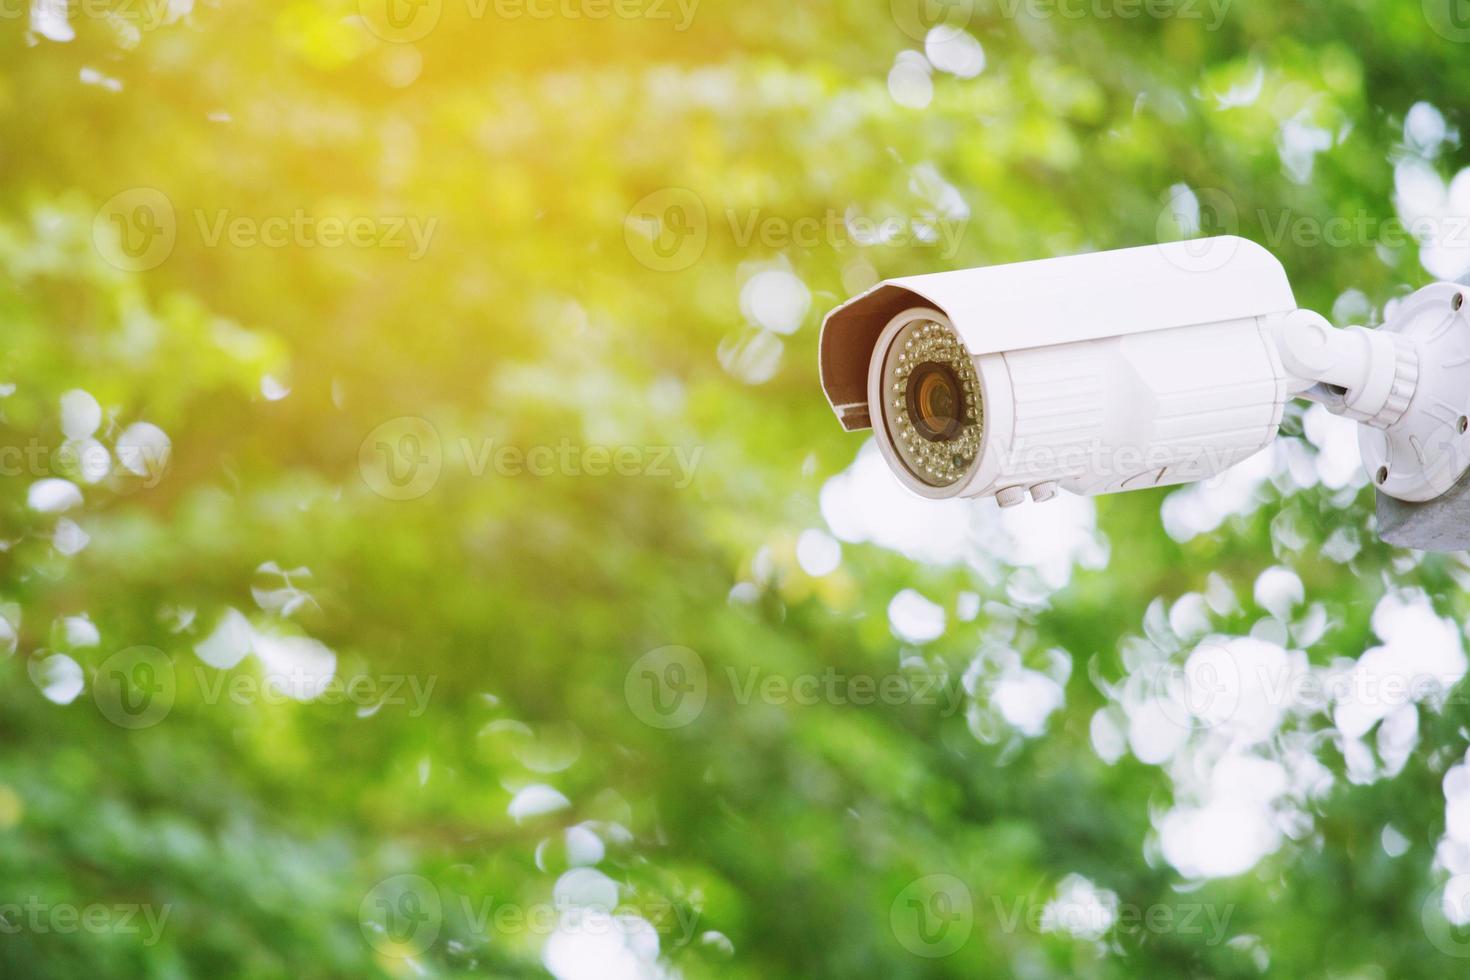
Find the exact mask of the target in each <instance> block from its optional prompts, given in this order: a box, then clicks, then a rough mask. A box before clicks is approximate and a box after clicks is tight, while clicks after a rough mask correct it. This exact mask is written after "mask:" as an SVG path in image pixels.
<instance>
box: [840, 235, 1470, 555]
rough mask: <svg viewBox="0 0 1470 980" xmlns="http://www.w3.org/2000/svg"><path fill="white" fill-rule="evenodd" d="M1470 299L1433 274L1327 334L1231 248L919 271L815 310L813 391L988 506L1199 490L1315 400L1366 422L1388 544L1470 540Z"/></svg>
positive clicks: (940, 493)
mask: <svg viewBox="0 0 1470 980" xmlns="http://www.w3.org/2000/svg"><path fill="white" fill-rule="evenodd" d="M1466 292H1470V288H1464V287H1461V286H1458V285H1455V284H1453V283H1436V284H1434V285H1431V286H1426V287H1425V288H1423V289H1421V290H1419V291H1418V292H1416V293H1414V294H1413V295H1412V296H1410V297H1408V298H1407V299H1405V300H1404V301H1403V302H1402V303H1401V304H1400V305H1399V307H1398V309H1397V310H1396V311H1395V313H1394V315H1393V316H1392V317H1391V318H1390V320H1389V322H1388V323H1387V324H1385V325H1384V326H1383V327H1382V328H1380V329H1377V330H1369V329H1365V328H1363V327H1349V328H1347V329H1342V330H1339V329H1336V328H1334V327H1332V326H1331V325H1330V324H1328V323H1327V321H1326V320H1325V319H1323V318H1322V317H1321V316H1319V315H1318V314H1316V313H1312V312H1310V311H1307V310H1299V309H1297V305H1296V301H1295V300H1294V299H1293V297H1292V292H1291V285H1290V283H1289V282H1288V281H1287V278H1286V273H1285V270H1284V269H1283V268H1282V266H1281V263H1280V262H1278V261H1277V260H1276V259H1275V258H1274V257H1273V256H1272V255H1271V254H1270V253H1269V252H1267V251H1266V250H1265V249H1263V248H1261V247H1260V246H1259V245H1256V244H1255V243H1253V242H1250V241H1246V240H1245V239H1241V238H1235V237H1221V238H1209V239H1198V240H1194V241H1186V242H1174V243H1170V244H1165V245H1157V246H1146V247H1142V248H1130V249H1122V250H1119V251H1113V252H1097V253H1094V254H1091V255H1078V256H1071V257H1067V258H1056V259H1043V260H1040V261H1035V262H1021V263H1017V264H1014V265H1001V266H992V267H989V268H982V269H965V270H960V271H955V272H940V273H935V274H931V275H922V276H910V277H907V278H903V279H891V280H888V281H886V282H883V283H880V284H879V285H877V286H875V287H874V288H872V289H870V290H869V291H868V292H866V293H864V294H862V295H861V296H858V297H856V298H854V299H852V300H850V301H848V302H847V303H844V304H843V305H841V306H839V307H837V308H836V309H834V310H833V311H832V312H831V313H830V314H828V316H827V319H826V321H825V322H824V324H823V326H822V338H821V374H822V387H823V389H824V390H825V392H826V394H827V398H828V401H830V402H831V404H832V408H833V410H834V411H835V412H836V413H837V417H838V419H839V420H840V421H841V422H842V425H843V427H844V428H846V429H849V430H853V429H862V428H867V427H869V426H871V427H872V428H873V430H874V432H875V434H876V436H877V441H878V446H879V448H880V449H881V451H882V453H883V457H884V459H886V460H887V461H888V465H889V467H890V468H891V469H892V470H893V471H894V473H895V474H896V475H897V476H898V478H899V479H900V480H901V481H902V482H903V483H904V485H905V486H907V487H908V488H909V489H911V490H912V491H914V492H915V493H918V494H920V495H922V496H925V497H931V498H943V497H956V496H965V497H984V496H994V497H995V498H996V500H997V501H998V502H999V503H1000V505H1001V506H1013V505H1015V504H1018V503H1020V502H1022V501H1023V500H1024V499H1025V498H1026V496H1027V495H1029V496H1030V497H1031V498H1032V499H1033V500H1037V501H1043V500H1047V499H1049V498H1050V497H1052V496H1054V495H1055V494H1056V493H1057V491H1058V490H1068V491H1070V492H1072V493H1079V494H1101V493H1113V492H1116V491H1120V490H1137V489H1143V488H1147V487H1155V486H1165V485H1169V484H1176V483H1184V482H1189V481H1194V480H1202V479H1206V478H1208V477H1211V476H1213V475H1215V474H1217V473H1219V472H1221V471H1222V470H1224V469H1226V468H1227V467H1230V466H1232V465H1234V464H1235V463H1238V462H1240V461H1241V460H1243V459H1245V458H1246V457H1248V456H1251V455H1252V454H1254V453H1256V452H1258V451H1259V450H1261V449H1262V448H1264V447H1265V446H1266V445H1267V444H1269V443H1270V442H1271V440H1273V439H1274V438H1275V437H1276V434H1277V430H1278V428H1279V426H1280V423H1281V416H1282V411H1283V409H1284V407H1285V405H1286V402H1287V400H1288V399H1290V398H1292V397H1302V398H1306V399H1309V400H1312V401H1317V402H1320V403H1322V404H1323V405H1325V406H1326V407H1327V408H1328V409H1329V410H1330V411H1332V412H1335V413H1337V414H1339V415H1343V416H1346V417H1348V418H1352V419H1354V420H1356V421H1357V422H1359V423H1360V439H1359V441H1360V446H1361V449H1362V453H1363V458H1364V463H1365V465H1366V466H1367V469H1368V472H1369V474H1370V478H1371V479H1372V482H1373V484H1374V486H1375V487H1376V488H1377V489H1378V490H1379V491H1380V498H1379V499H1380V505H1379V517H1380V531H1381V532H1382V533H1384V536H1385V538H1387V539H1388V540H1390V541H1393V542H1394V543H1405V544H1409V545H1411V546H1414V547H1421V548H1434V549H1439V550H1446V549H1448V548H1451V547H1452V548H1463V547H1467V546H1470V489H1467V488H1470V478H1466V472H1467V469H1470V435H1467V431H1466V430H1467V427H1470V422H1467V413H1470V310H1467V309H1464V308H1463V306H1464V295H1465V293H1466ZM1462 491H1463V492H1462ZM1394 535H1397V536H1398V538H1399V539H1401V540H1395V537H1394Z"/></svg>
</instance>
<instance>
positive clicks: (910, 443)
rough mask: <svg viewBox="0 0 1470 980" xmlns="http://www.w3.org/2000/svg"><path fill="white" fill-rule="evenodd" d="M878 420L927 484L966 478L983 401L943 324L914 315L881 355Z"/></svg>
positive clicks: (971, 368)
mask: <svg viewBox="0 0 1470 980" xmlns="http://www.w3.org/2000/svg"><path fill="white" fill-rule="evenodd" d="M882 390H883V392H884V397H883V399H882V409H881V411H882V419H883V425H884V428H885V429H886V430H887V432H888V434H889V436H890V438H891V439H892V442H891V443H890V445H891V446H892V447H893V450H894V452H896V453H897V454H898V457H899V459H901V460H902V461H903V464H904V466H906V467H907V468H908V470H909V472H910V473H912V474H913V475H914V476H916V477H918V478H919V479H920V480H922V481H923V482H924V483H927V484H929V485H930V486H931V487H948V486H952V485H954V484H956V483H958V482H959V481H960V480H961V479H963V478H964V476H965V474H966V473H967V472H969V470H970V469H971V467H972V466H973V465H974V462H975V457H976V456H977V455H978V453H979V452H980V440H981V434H982V431H983V421H982V416H983V414H984V413H983V405H982V400H981V394H980V381H979V378H978V377H977V376H976V373H975V364H974V362H973V361H972V360H971V358H970V355H969V354H968V353H967V352H966V351H965V348H964V345H963V344H962V343H960V338H959V336H958V335H957V334H956V333H955V332H954V331H953V329H951V328H950V327H949V326H948V325H946V324H940V323H937V322H935V321H933V320H929V319H915V320H913V321H911V322H909V323H908V324H906V325H905V326H904V327H903V329H902V330H900V331H899V332H898V333H897V334H896V335H895V336H894V338H893V340H892V342H891V343H890V345H889V348H888V350H887V352H886V353H885V355H884V360H883V374H882Z"/></svg>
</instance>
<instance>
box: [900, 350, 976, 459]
mask: <svg viewBox="0 0 1470 980" xmlns="http://www.w3.org/2000/svg"><path fill="white" fill-rule="evenodd" d="M907 403H908V412H909V421H910V422H911V423H912V424H913V426H914V429H915V431H917V432H918V433H919V435H921V436H923V437H924V438H925V439H928V440H929V441H930V442H949V441H950V440H951V439H954V438H955V437H957V436H958V435H959V434H960V428H961V427H962V426H963V425H964V422H965V393H964V391H963V390H961V388H960V379H959V377H958V376H957V375H956V374H955V372H954V369H953V368H951V367H950V366H949V365H947V364H939V363H937V362H935V361H925V362H924V363H923V364H920V365H919V366H918V367H916V368H914V370H913V373H912V374H910V375H909V383H908V394H907Z"/></svg>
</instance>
